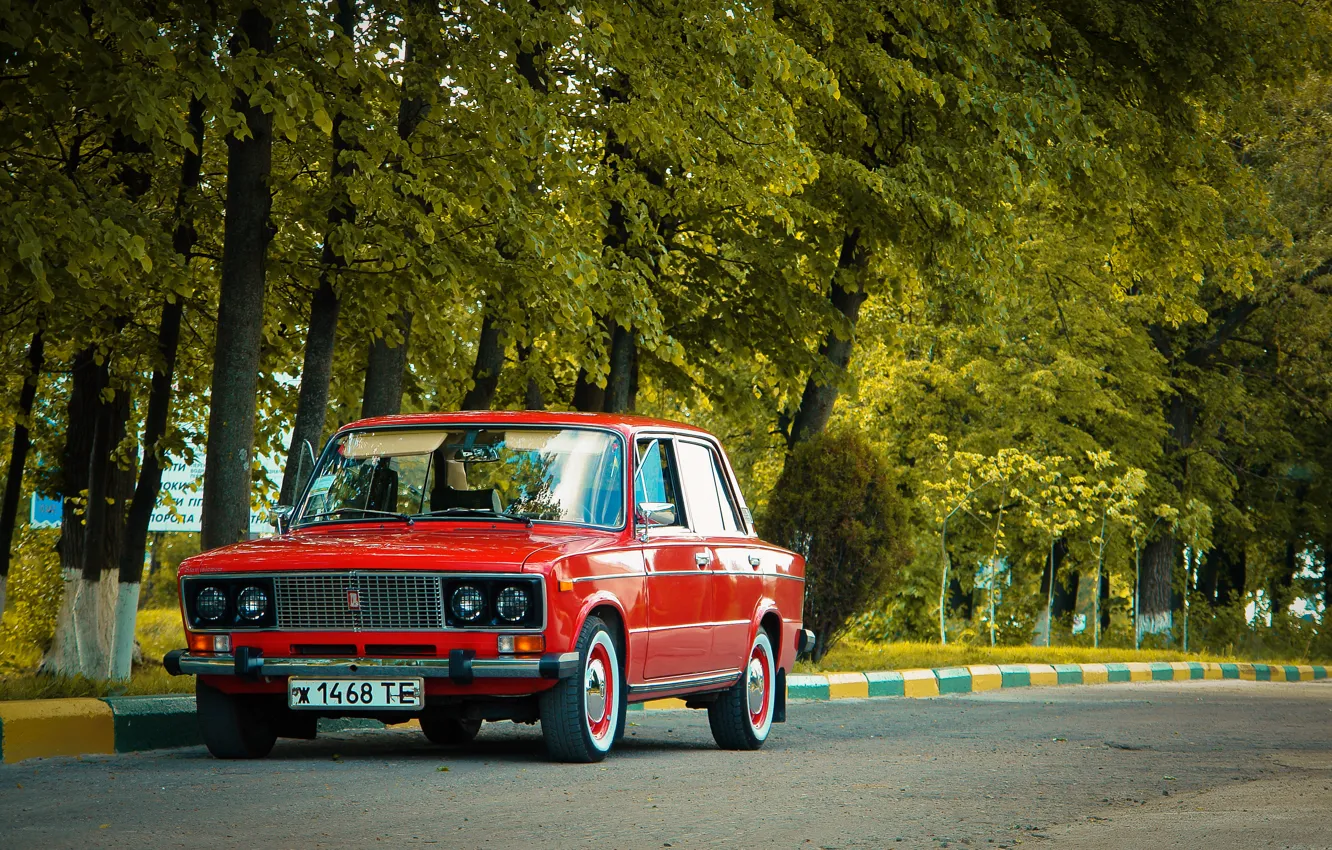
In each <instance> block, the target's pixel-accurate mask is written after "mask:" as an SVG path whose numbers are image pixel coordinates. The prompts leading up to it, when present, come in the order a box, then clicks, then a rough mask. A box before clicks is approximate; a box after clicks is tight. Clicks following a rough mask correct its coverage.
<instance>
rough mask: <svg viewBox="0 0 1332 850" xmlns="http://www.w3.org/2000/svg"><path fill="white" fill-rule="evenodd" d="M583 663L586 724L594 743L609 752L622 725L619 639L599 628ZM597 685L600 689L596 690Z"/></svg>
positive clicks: (599, 749)
mask: <svg viewBox="0 0 1332 850" xmlns="http://www.w3.org/2000/svg"><path fill="white" fill-rule="evenodd" d="M585 658H586V661H585V662H584V665H583V700H582V702H583V728H584V730H585V731H586V733H587V737H588V739H589V740H590V741H591V742H592V746H593V747H595V748H596V749H597V750H598V751H599V752H603V753H604V752H608V751H609V750H610V748H611V745H612V744H614V743H615V732H616V730H617V729H618V727H619V724H620V718H619V716H618V711H619V699H620V691H619V689H620V688H622V687H624V683H623V682H621V681H620V659H619V656H618V655H617V654H616V652H615V642H614V641H612V640H611V638H610V635H609V634H607V633H606V632H598V633H597V634H596V636H595V637H593V638H592V642H591V643H590V644H589V645H588V648H587V655H586V656H585ZM594 686H595V690H596V692H595V693H594V692H593V691H594Z"/></svg>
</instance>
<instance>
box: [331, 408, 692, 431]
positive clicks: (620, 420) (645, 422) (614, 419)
mask: <svg viewBox="0 0 1332 850" xmlns="http://www.w3.org/2000/svg"><path fill="white" fill-rule="evenodd" d="M386 425H398V426H402V425H445V426H449V425H562V426H569V427H580V426H581V427H585V428H587V427H594V428H611V429H613V430H616V431H620V432H622V433H634V432H637V431H656V430H663V429H664V430H670V431H684V432H689V433H694V434H699V435H702V436H709V437H710V436H712V435H711V434H709V433H708V432H707V431H705V430H703V429H702V428H699V427H697V426H695V425H688V424H685V423H683V422H672V421H671V420H669V419H655V418H653V417H650V416H636V415H633V414H628V413H582V412H579V411H559V410H463V411H455V412H450V413H443V412H441V413H407V414H401V415H397V416H376V417H371V418H369V419H359V420H357V421H355V422H351V423H348V424H346V425H344V426H342V427H341V428H339V429H338V431H339V432H342V431H349V430H353V429H357V428H371V427H376V426H386Z"/></svg>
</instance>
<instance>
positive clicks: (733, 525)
mask: <svg viewBox="0 0 1332 850" xmlns="http://www.w3.org/2000/svg"><path fill="white" fill-rule="evenodd" d="M708 454H710V455H712V480H713V483H714V484H716V486H717V501H718V502H719V503H720V504H721V516H722V528H724V529H725V530H727V531H729V532H731V533H732V534H744V533H745V528H744V525H743V524H742V523H741V522H740V512H739V511H737V510H736V509H735V502H734V501H732V500H731V491H730V489H728V488H727V486H726V471H725V470H723V469H722V465H721V458H719V457H717V453H716V452H708Z"/></svg>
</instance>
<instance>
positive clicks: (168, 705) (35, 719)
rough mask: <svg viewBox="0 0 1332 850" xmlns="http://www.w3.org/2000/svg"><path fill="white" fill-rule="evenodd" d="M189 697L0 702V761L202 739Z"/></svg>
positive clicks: (132, 749)
mask: <svg viewBox="0 0 1332 850" xmlns="http://www.w3.org/2000/svg"><path fill="white" fill-rule="evenodd" d="M202 741H203V739H202V738H200V737H199V724H198V721H197V720H196V719H195V714H194V697H192V696H147V697H105V698H102V699H40V700H16V701H12V702H0V761H3V762H4V763H6V764H11V763H13V762H16V761H23V760H24V759H30V758H39V757H41V758H49V757H51V756H89V755H106V754H110V753H130V752H136V751H138V750H156V749H161V748H164V747H188V746H193V745H195V744H199V743H202Z"/></svg>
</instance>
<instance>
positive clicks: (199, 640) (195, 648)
mask: <svg viewBox="0 0 1332 850" xmlns="http://www.w3.org/2000/svg"><path fill="white" fill-rule="evenodd" d="M187 642H188V644H189V647H190V652H231V635H195V634H191V635H190V636H189V638H188V641H187Z"/></svg>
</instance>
